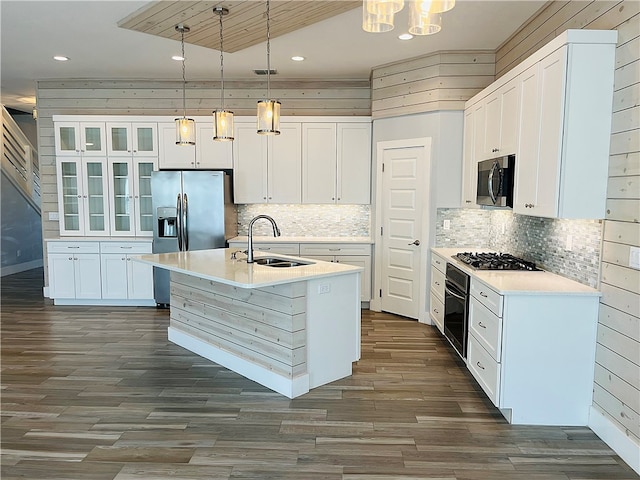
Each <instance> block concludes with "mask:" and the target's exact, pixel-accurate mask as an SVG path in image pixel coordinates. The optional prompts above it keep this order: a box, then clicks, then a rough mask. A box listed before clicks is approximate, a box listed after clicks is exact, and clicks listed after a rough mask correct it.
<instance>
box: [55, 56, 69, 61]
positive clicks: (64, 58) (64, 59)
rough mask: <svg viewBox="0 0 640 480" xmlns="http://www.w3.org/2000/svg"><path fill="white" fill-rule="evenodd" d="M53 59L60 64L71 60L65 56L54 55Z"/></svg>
mask: <svg viewBox="0 0 640 480" xmlns="http://www.w3.org/2000/svg"><path fill="white" fill-rule="evenodd" d="M53 59H54V60H57V61H59V62H66V61H67V60H69V57H65V56H64V55H54V56H53Z"/></svg>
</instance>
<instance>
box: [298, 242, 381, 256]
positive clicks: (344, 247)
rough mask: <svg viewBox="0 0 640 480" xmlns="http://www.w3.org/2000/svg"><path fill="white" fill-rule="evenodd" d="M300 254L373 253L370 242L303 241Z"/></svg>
mask: <svg viewBox="0 0 640 480" xmlns="http://www.w3.org/2000/svg"><path fill="white" fill-rule="evenodd" d="M300 255H302V256H304V255H371V245H369V244H349V243H302V244H300Z"/></svg>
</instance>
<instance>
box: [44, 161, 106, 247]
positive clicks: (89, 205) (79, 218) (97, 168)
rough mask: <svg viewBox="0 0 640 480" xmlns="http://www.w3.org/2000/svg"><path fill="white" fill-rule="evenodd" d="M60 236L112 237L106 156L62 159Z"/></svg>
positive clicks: (58, 163)
mask: <svg viewBox="0 0 640 480" xmlns="http://www.w3.org/2000/svg"><path fill="white" fill-rule="evenodd" d="M56 170H57V180H58V208H59V213H60V235H63V236H64V235H79V236H84V235H91V236H94V235H95V236H100V235H109V232H110V225H109V196H108V191H109V186H108V175H107V159H106V157H58V158H56Z"/></svg>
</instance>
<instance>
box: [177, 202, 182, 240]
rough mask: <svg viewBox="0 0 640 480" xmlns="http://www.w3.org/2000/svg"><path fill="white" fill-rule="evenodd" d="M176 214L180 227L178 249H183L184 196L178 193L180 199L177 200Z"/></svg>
mask: <svg viewBox="0 0 640 480" xmlns="http://www.w3.org/2000/svg"><path fill="white" fill-rule="evenodd" d="M176 216H177V219H176V220H177V221H176V223H177V227H178V232H177V234H178V251H179V252H181V251H182V196H181V195H180V194H178V201H177V202H176Z"/></svg>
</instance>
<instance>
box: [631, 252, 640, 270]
mask: <svg viewBox="0 0 640 480" xmlns="http://www.w3.org/2000/svg"><path fill="white" fill-rule="evenodd" d="M629 266H630V267H631V268H636V269H638V270H640V247H631V248H629Z"/></svg>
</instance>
